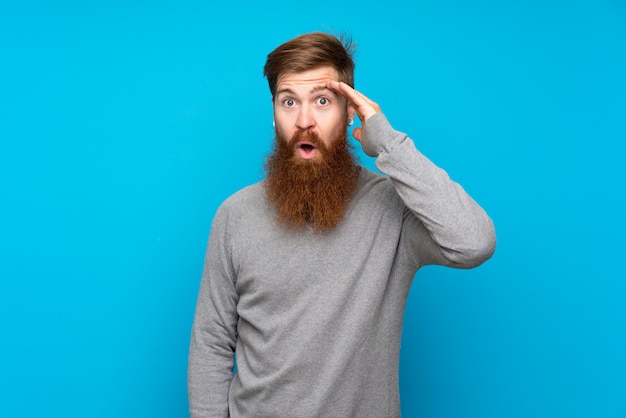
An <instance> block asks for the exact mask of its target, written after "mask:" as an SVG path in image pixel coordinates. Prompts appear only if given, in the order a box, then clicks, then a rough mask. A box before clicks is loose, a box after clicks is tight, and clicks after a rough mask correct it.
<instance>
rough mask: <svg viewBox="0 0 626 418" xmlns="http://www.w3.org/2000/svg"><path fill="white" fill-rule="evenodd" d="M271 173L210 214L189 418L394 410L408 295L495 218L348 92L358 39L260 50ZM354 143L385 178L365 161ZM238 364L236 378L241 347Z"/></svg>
mask: <svg viewBox="0 0 626 418" xmlns="http://www.w3.org/2000/svg"><path fill="white" fill-rule="evenodd" d="M264 73H265V76H266V77H267V79H268V82H269V86H270V91H271V93H272V101H273V107H274V121H275V130H276V142H275V149H274V151H273V153H272V154H271V156H270V157H269V159H268V161H267V164H266V171H267V178H266V180H265V181H263V182H261V183H258V184H255V185H252V186H249V187H247V188H245V189H243V190H241V191H239V192H238V193H236V194H234V195H233V196H231V197H230V198H229V199H227V200H226V201H225V202H224V203H223V204H222V206H221V207H220V208H219V210H218V211H217V214H216V215H215V218H214V220H213V226H212V229H211V235H210V239H209V244H208V248H207V255H206V260H205V266H204V273H203V277H202V283H201V287H200V293H199V296H198V302H197V306H196V315H195V319H194V324H193V332H192V339H191V347H190V354H189V400H190V411H191V415H192V417H209V416H210V417H227V416H232V417H252V416H254V417H272V418H276V417H397V416H399V415H400V400H399V388H398V364H399V354H400V338H401V332H402V320H403V315H404V308H405V303H406V298H407V295H408V292H409V287H410V284H411V281H412V279H413V277H414V275H415V273H416V272H417V270H418V269H419V268H420V267H421V266H424V265H427V264H440V265H445V266H451V267H458V268H471V267H475V266H477V265H479V264H481V263H482V262H483V261H485V260H487V259H488V258H489V257H490V256H491V255H492V253H493V251H494V248H495V232H494V228H493V224H492V222H491V220H490V219H489V217H488V216H487V214H486V213H485V212H484V211H483V210H482V209H481V208H480V207H479V206H478V205H477V204H476V203H475V202H474V201H473V200H472V199H471V198H470V197H469V196H468V195H467V194H466V193H465V191H464V190H463V189H462V188H461V187H460V186H459V185H458V184H456V183H454V182H453V181H452V180H450V178H449V177H448V175H447V174H446V173H445V172H444V171H443V170H441V169H439V168H437V167H436V166H434V165H433V164H432V163H431V162H430V161H429V160H427V159H426V158H425V157H424V156H423V155H422V154H421V153H420V152H419V151H418V150H417V149H416V147H415V145H414V143H413V141H412V140H411V139H409V138H408V137H407V136H406V135H405V134H403V133H401V132H398V131H396V130H394V129H393V128H392V127H391V126H390V124H389V122H388V121H387V119H386V118H385V116H384V115H383V114H382V113H381V109H380V108H379V106H378V105H377V104H376V103H375V102H373V101H372V100H370V99H369V98H367V97H366V96H364V95H363V94H362V93H360V92H358V91H356V90H354V88H353V87H354V80H353V73H354V64H353V60H352V47H351V45H350V43H349V42H346V41H340V40H338V39H336V38H335V37H333V36H330V35H327V34H323V33H311V34H306V35H302V36H299V37H296V38H294V39H292V40H290V41H288V42H286V43H285V44H283V45H280V46H279V47H278V48H276V49H275V50H274V51H273V52H271V53H270V54H269V55H268V57H267V62H266V64H265V71H264ZM355 114H356V116H358V118H359V119H360V120H361V123H362V127H361V128H355V129H354V131H353V135H354V137H355V138H356V139H357V140H358V141H360V143H361V146H362V147H363V150H364V151H365V153H366V154H367V155H369V156H372V157H374V158H376V166H377V168H378V169H379V170H380V171H381V172H382V173H384V176H383V175H380V174H376V173H373V172H371V171H369V170H367V169H365V168H363V167H360V166H358V165H357V164H356V162H355V158H354V157H353V155H352V153H351V152H350V147H349V145H348V143H347V140H346V135H347V126H348V125H350V124H352V122H353V120H354V117H355ZM235 352H236V353H237V355H236V360H237V361H236V363H237V364H236V371H235V372H233V367H234V361H233V356H234V353H235Z"/></svg>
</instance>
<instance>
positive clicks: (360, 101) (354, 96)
mask: <svg viewBox="0 0 626 418" xmlns="http://www.w3.org/2000/svg"><path fill="white" fill-rule="evenodd" d="M327 87H328V88H330V89H332V90H334V91H336V92H337V93H339V94H340V95H342V96H343V97H345V98H346V99H347V100H348V102H349V103H350V104H351V105H352V107H354V110H356V113H357V115H358V116H359V119H361V122H363V123H365V121H367V120H368V119H369V118H370V117H371V116H373V115H374V114H375V113H378V112H381V110H380V106H378V104H377V103H376V102H374V101H373V100H371V99H370V98H369V97H367V96H365V95H364V94H363V93H361V92H359V91H357V90H355V89H353V88H352V87H350V86H349V85H347V84H346V83H344V82H341V81H329V82H328V83H327Z"/></svg>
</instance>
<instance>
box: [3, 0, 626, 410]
mask: <svg viewBox="0 0 626 418" xmlns="http://www.w3.org/2000/svg"><path fill="white" fill-rule="evenodd" d="M257 3H263V2H245V1H244V2H234V3H232V5H227V4H225V3H224V4H214V3H212V2H199V1H198V2H190V1H165V0H164V1H157V2H147V1H128V2H114V1H107V2H73V3H72V2H63V1H61V2H33V1H23V2H8V1H3V2H1V3H0V182H1V183H0V277H1V287H0V336H1V337H0V416H5V417H42V416H49V417H113V416H115V417H184V416H187V397H186V396H187V394H186V366H187V349H188V342H189V333H190V327H191V321H192V318H193V311H194V305H195V298H196V295H197V290H198V286H199V279H200V274H201V268H202V261H203V257H204V250H205V245H206V240H207V237H208V233H209V228H210V223H211V220H212V217H213V215H214V213H215V210H216V209H217V207H218V205H219V204H220V203H221V202H222V201H223V200H224V199H225V198H226V197H227V196H229V195H230V194H232V193H233V192H235V191H236V190H238V189H240V188H241V187H243V186H245V185H247V184H250V183H253V182H256V181H258V180H259V179H261V178H262V176H263V170H262V164H263V159H264V158H265V155H266V154H267V153H268V152H269V150H270V146H271V141H272V110H271V102H270V95H269V91H268V89H267V84H266V81H265V80H264V79H263V77H262V66H263V64H264V61H265V56H266V54H267V53H268V52H269V51H271V50H272V49H273V48H274V47H276V46H277V45H279V44H280V43H282V42H284V41H286V40H287V39H290V38H291V37H293V36H296V35H299V34H301V33H304V32H310V31H317V30H322V31H330V32H333V31H334V32H340V31H348V32H350V33H351V34H352V35H353V37H354V38H355V40H357V41H358V43H359V50H358V53H357V70H356V82H357V88H358V89H360V90H361V91H362V92H364V93H365V94H367V95H368V96H370V97H371V98H372V99H373V100H375V101H377V102H378V103H379V104H380V105H381V107H382V109H383V111H384V112H385V113H386V114H387V116H388V118H389V120H390V121H391V123H392V124H393V125H394V127H396V128H397V129H399V130H402V131H404V132H407V133H409V135H410V136H411V137H412V138H413V139H414V140H415V142H416V144H417V146H418V148H419V149H420V150H422V151H423V152H424V153H425V154H426V155H427V156H429V157H430V158H431V160H433V161H434V162H435V163H436V164H438V165H440V166H442V167H443V168H445V169H446V170H447V171H448V172H449V174H450V175H451V176H452V177H453V178H454V179H455V180H457V181H458V182H460V183H461V184H462V185H463V186H464V187H465V188H466V189H467V190H468V192H469V193H470V194H471V195H472V196H473V197H474V198H475V199H476V200H477V201H478V202H479V203H480V204H481V205H482V206H483V207H484V208H485V209H486V210H487V211H488V212H489V213H490V215H491V216H492V218H493V219H494V221H495V224H496V227H497V233H498V248H497V251H496V254H495V256H494V258H492V259H491V260H490V261H489V262H487V263H486V264H484V265H483V266H481V267H479V268H478V269H475V270H470V271H459V270H451V269H445V268H440V267H428V268H425V269H423V270H422V271H421V272H420V273H418V275H417V278H416V280H415V282H414V285H413V287H412V290H411V294H410V298H409V303H408V308H407V314H406V319H405V329H404V336H403V340H402V359H401V365H400V367H401V382H400V383H401V396H402V411H403V416H405V417H417V416H420V417H435V418H444V417H446V418H447V417H455V418H459V417H494V418H495V417H626V397H625V395H626V329H625V328H626V325H625V324H626V304H625V303H624V300H625V299H626V298H625V296H626V283H625V280H624V279H625V276H626V275H625V274H624V270H623V264H624V263H623V260H624V248H625V246H624V233H625V232H626V227H625V216H624V210H625V207H624V202H623V197H624V186H623V182H624V180H625V179H626V176H625V175H626V172H625V169H624V163H623V159H624V151H625V150H626V149H625V146H624V143H625V141H626V123H625V119H626V118H625V116H626V77H625V74H626V3H625V2H624V1H619V0H614V1H609V0H595V1H592V0H587V1H575V0H574V1H538V0H531V1H528V0H526V1H522V0H518V1H507V2H498V1H495V0H480V1H473V2H466V1H460V0H458V1H455V0H444V1H434V0H433V1H415V2H411V4H410V5H409V4H407V5H403V6H400V5H399V4H397V3H395V2H394V1H385V2H365V3H363V2H310V3H305V2H302V3H294V2H284V3H281V2H275V3H273V4H272V5H267V6H266V5H263V6H262V5H259V4H257ZM402 3H404V2H401V3H400V4H402ZM361 161H362V163H363V164H365V165H367V166H369V167H373V162H372V161H371V160H370V159H368V158H367V157H365V156H363V155H361Z"/></svg>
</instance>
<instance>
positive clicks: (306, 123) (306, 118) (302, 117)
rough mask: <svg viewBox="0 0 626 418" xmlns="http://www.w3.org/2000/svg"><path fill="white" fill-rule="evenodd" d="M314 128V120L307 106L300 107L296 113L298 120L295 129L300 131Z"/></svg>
mask: <svg viewBox="0 0 626 418" xmlns="http://www.w3.org/2000/svg"><path fill="white" fill-rule="evenodd" d="M313 126H315V118H314V117H313V113H312V111H311V109H310V108H309V107H308V106H302V107H301V108H300V110H299V112H298V118H297V119H296V127H297V128H298V129H300V130H303V131H305V130H307V129H311V128H312V127H313Z"/></svg>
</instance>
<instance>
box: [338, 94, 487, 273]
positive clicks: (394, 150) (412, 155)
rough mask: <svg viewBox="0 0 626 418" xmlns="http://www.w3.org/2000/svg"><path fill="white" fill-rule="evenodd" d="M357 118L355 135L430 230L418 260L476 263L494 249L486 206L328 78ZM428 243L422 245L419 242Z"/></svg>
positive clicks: (375, 109)
mask: <svg viewBox="0 0 626 418" xmlns="http://www.w3.org/2000/svg"><path fill="white" fill-rule="evenodd" d="M329 88H332V89H333V90H335V91H338V92H339V93H340V94H342V95H343V96H344V97H345V98H346V99H347V100H348V102H349V104H350V106H351V107H352V108H353V109H354V111H355V112H356V113H357V115H358V116H359V119H361V121H362V124H363V128H355V129H354V132H353V134H354V137H355V138H356V139H357V140H359V141H360V142H361V145H362V147H363V151H364V152H365V153H366V154H367V155H369V156H371V157H375V158H376V166H377V167H378V169H379V170H380V171H382V172H383V173H385V174H386V175H388V176H389V178H390V179H391V181H392V183H393V185H394V187H395V189H396V191H397V192H398V195H399V196H400V197H401V198H402V200H403V201H404V203H405V205H406V206H407V208H408V209H409V210H410V211H411V213H412V214H413V216H414V217H415V219H417V220H418V221H419V222H421V224H423V225H424V227H425V228H426V230H427V231H428V235H429V237H430V240H429V241H428V242H424V241H420V240H419V239H416V243H417V242H419V245H416V247H418V246H421V247H422V248H421V250H422V251H424V250H425V254H422V257H420V258H421V261H420V264H421V265H424V264H443V265H448V266H452V267H460V268H470V267H475V266H477V265H479V264H481V263H482V262H484V261H485V260H487V259H489V257H491V255H492V254H493V251H494V250H495V230H494V226H493V223H492V221H491V219H490V218H489V216H488V215H487V214H486V213H485V211H484V210H483V209H482V208H481V207H480V206H479V205H478V204H477V203H476V202H475V201H474V200H473V199H472V198H471V197H470V196H469V195H468V194H467V193H466V192H465V191H464V190H463V188H462V187H461V186H460V185H458V184H457V183H455V182H453V181H452V180H451V179H450V178H449V177H448V174H447V173H446V172H445V171H444V170H442V169H440V168H438V167H437V166H435V165H434V164H433V163H432V162H431V161H429V160H428V159H427V158H426V157H425V156H424V155H423V154H421V153H420V152H419V151H418V150H417V148H416V147H415V144H414V143H413V141H412V140H411V139H410V138H409V137H408V136H407V135H406V134H404V133H402V132H398V131H396V130H394V129H393V128H392V127H391V125H390V124H389V122H388V121H387V119H386V118H385V116H384V115H383V114H382V113H381V110H380V107H379V106H378V105H377V104H376V103H375V102H373V101H371V100H370V99H369V98H367V97H366V96H364V95H363V94H361V93H360V92H357V91H356V90H354V89H352V88H351V87H350V86H348V85H347V84H345V83H341V82H330V83H329ZM424 246H425V247H427V248H423V247H424Z"/></svg>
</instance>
